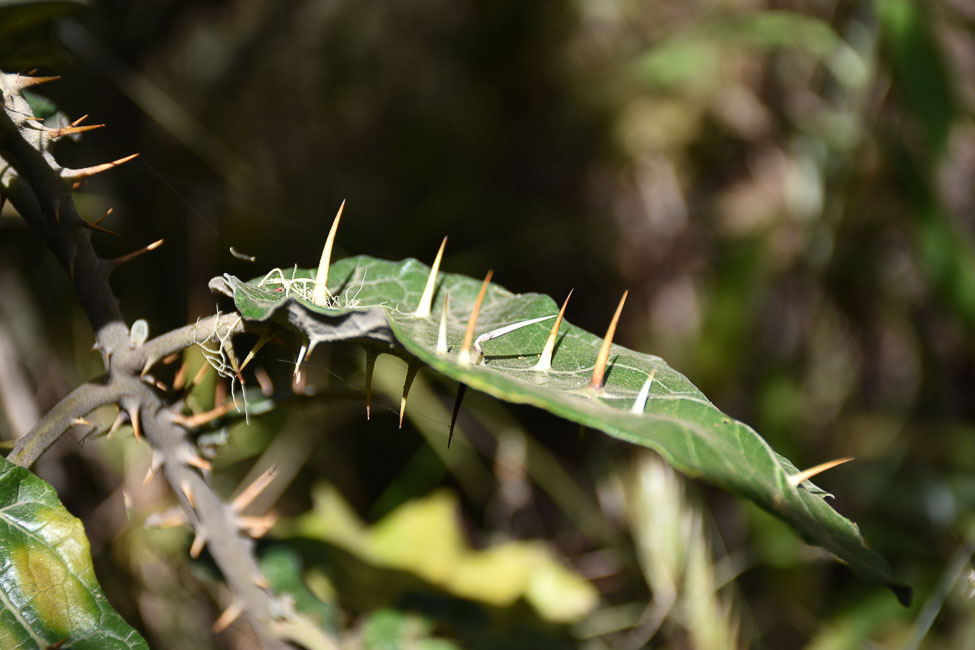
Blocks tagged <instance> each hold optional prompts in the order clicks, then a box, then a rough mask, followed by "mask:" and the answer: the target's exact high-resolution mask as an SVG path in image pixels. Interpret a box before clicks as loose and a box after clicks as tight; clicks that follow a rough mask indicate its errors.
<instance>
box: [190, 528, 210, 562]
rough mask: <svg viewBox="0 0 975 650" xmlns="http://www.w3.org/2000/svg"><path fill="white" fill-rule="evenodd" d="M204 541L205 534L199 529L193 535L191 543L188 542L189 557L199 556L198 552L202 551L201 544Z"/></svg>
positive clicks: (205, 539)
mask: <svg viewBox="0 0 975 650" xmlns="http://www.w3.org/2000/svg"><path fill="white" fill-rule="evenodd" d="M206 543H207V538H206V535H204V534H203V533H202V532H200V531H196V534H195V535H193V543H192V544H190V557H191V558H194V559H195V558H198V557H200V553H202V552H203V546H204V545H205V544H206Z"/></svg>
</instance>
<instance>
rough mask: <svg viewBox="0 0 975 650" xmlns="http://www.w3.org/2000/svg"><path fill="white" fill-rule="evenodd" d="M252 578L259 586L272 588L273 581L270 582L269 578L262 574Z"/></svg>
mask: <svg viewBox="0 0 975 650" xmlns="http://www.w3.org/2000/svg"><path fill="white" fill-rule="evenodd" d="M251 579H252V580H253V581H254V584H255V585H257V586H258V587H260V588H261V589H270V588H271V583H269V582H268V581H267V578H265V577H264V576H262V575H256V576H254V577H253V578H251Z"/></svg>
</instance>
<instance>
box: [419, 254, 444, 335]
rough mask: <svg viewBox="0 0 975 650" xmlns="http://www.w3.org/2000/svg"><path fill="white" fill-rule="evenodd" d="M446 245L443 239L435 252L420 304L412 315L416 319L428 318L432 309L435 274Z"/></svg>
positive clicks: (435, 283)
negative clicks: (435, 255)
mask: <svg viewBox="0 0 975 650" xmlns="http://www.w3.org/2000/svg"><path fill="white" fill-rule="evenodd" d="M446 245H447V238H446V237H444V238H443V241H442V242H440V250H438V251H437V257H436V259H434V260H433V266H431V267H430V275H429V277H427V284H426V286H425V287H424V288H423V295H422V296H421V297H420V304H419V305H417V308H416V311H415V312H413V315H414V316H416V317H417V318H428V317H429V316H430V310H431V308H432V307H433V292H434V290H435V289H436V288H437V272H438V271H439V270H440V260H441V259H443V249H444V247H445V246H446Z"/></svg>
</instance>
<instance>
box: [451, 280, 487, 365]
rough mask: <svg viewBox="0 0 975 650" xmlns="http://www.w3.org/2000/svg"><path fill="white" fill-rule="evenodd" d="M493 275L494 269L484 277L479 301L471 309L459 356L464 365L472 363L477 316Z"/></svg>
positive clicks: (458, 358)
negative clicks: (472, 347) (472, 345)
mask: <svg viewBox="0 0 975 650" xmlns="http://www.w3.org/2000/svg"><path fill="white" fill-rule="evenodd" d="M493 275H494V269H491V270H490V271H488V272H487V275H486V276H484V282H482V283H481V290H480V292H478V294H477V300H475V301H474V307H473V309H471V317H470V320H468V321H467V331H466V332H464V343H463V345H461V348H460V353H459V354H458V355H457V361H458V363H460V364H462V365H467V364H469V363H470V362H471V344H472V343H473V342H474V326H475V325H477V314H478V312H480V311H481V303H482V302H484V294H485V293H487V288H488V285H489V284H491V276H493Z"/></svg>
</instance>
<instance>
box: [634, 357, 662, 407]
mask: <svg viewBox="0 0 975 650" xmlns="http://www.w3.org/2000/svg"><path fill="white" fill-rule="evenodd" d="M656 374H657V369H656V368H654V369H653V370H651V371H650V374H649V375H647V380H646V381H645V382H643V386H642V387H641V388H640V394H639V395H637V396H636V400H635V401H634V402H633V408H631V409H630V412H631V413H637V414H640V415H642V414H643V411H644V409H646V408H647V399H648V398H649V397H650V386H651V385H652V384H653V378H654V376H655V375H656Z"/></svg>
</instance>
